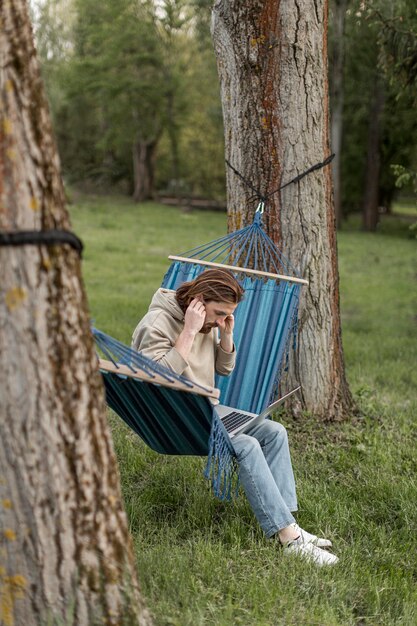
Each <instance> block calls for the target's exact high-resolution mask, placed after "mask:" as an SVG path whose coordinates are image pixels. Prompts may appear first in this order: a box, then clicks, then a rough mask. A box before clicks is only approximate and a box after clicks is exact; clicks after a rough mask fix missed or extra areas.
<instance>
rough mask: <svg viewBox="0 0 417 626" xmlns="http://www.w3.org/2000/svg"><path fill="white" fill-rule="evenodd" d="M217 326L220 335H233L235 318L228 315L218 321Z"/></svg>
mask: <svg viewBox="0 0 417 626" xmlns="http://www.w3.org/2000/svg"><path fill="white" fill-rule="evenodd" d="M217 325H218V327H219V330H220V335H233V329H234V327H235V318H234V316H233V315H228V316H227V317H225V318H224V319H223V320H219V321H218V322H217Z"/></svg>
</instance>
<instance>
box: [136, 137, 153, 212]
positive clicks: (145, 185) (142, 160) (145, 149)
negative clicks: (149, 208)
mask: <svg viewBox="0 0 417 626" xmlns="http://www.w3.org/2000/svg"><path fill="white" fill-rule="evenodd" d="M157 143H158V141H157V140H156V139H152V140H149V141H144V140H138V141H137V142H136V143H135V144H134V146H133V180H134V190H133V199H134V201H135V202H143V201H144V200H151V199H152V198H153V197H154V178H155V176H154V172H155V156H156V146H157Z"/></svg>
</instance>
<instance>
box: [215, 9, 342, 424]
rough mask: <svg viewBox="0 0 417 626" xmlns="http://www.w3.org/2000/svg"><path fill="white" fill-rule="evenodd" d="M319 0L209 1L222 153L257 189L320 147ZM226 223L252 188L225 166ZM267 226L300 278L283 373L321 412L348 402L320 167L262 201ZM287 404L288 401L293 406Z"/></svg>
mask: <svg viewBox="0 0 417 626" xmlns="http://www.w3.org/2000/svg"><path fill="white" fill-rule="evenodd" d="M327 8H328V7H327V2H326V1H323V0H321V1H320V0H319V1H317V2H311V1H307V0H299V1H288V2H276V0H265V1H264V2H260V1H256V0H251V2H246V3H243V2H239V1H238V0H218V1H217V2H216V3H215V5H214V7H213V14H212V34H213V40H214V47H215V51H216V55H217V60H218V71H219V76H220V83H221V97H222V103H223V116H224V126H225V143H226V158H227V159H228V160H229V161H230V162H231V163H232V165H233V166H234V167H235V168H237V169H238V170H239V171H240V172H241V173H242V174H243V176H245V178H247V179H248V180H250V181H251V182H252V183H253V185H254V186H255V187H256V188H257V189H259V190H260V191H261V192H262V193H263V194H265V193H266V192H268V191H269V192H270V191H273V190H274V189H276V188H277V187H279V186H280V184H282V183H284V182H286V181H288V180H290V179H291V178H293V177H294V176H295V175H297V174H299V173H301V172H302V171H304V170H305V169H307V168H308V167H309V166H311V165H313V164H315V163H317V162H320V161H323V160H324V158H325V157H327V155H328V154H329V122H328V117H329V110H328V109H329V99H328V81H327ZM227 193H228V206H229V229H230V230H232V229H236V228H240V227H241V226H243V225H245V224H247V223H248V222H250V221H251V220H252V218H253V213H254V208H255V204H254V201H253V197H251V196H253V192H252V191H251V190H250V189H248V188H247V187H246V186H245V185H244V183H243V182H241V181H240V179H239V178H237V177H236V176H235V174H234V173H233V172H231V171H230V170H229V171H228V172H227ZM264 223H265V227H266V230H267V232H268V234H269V235H270V236H271V237H272V239H273V240H274V242H275V243H276V244H277V245H278V247H279V248H281V249H282V250H283V252H284V254H285V255H286V257H287V258H288V259H289V260H290V262H291V264H292V265H293V266H295V267H297V268H299V269H300V271H301V274H302V276H303V277H305V278H306V279H308V281H309V287H307V288H304V292H303V295H302V298H301V304H300V316H299V322H300V323H299V341H298V348H297V352H298V354H297V358H296V359H295V360H294V362H293V363H292V366H291V371H290V373H289V377H290V379H291V380H292V382H295V380H297V381H299V382H300V383H301V385H302V397H303V406H304V407H305V408H306V409H308V410H309V411H311V412H312V413H314V414H315V415H316V416H319V417H322V418H324V419H342V418H343V417H345V416H346V415H347V414H348V413H349V412H350V411H351V409H352V398H351V394H350V392H349V388H348V385H347V382H346V378H345V372H344V362H343V351H342V342H341V328H340V313H339V278H338V269H337V250H336V229H335V217H334V208H333V200H332V180H331V171H330V168H329V167H327V168H325V169H322V170H320V171H318V172H316V173H314V174H311V175H310V176H308V177H307V178H305V179H303V181H301V182H300V183H298V184H297V185H292V186H290V187H287V189H286V190H285V192H283V193H282V194H281V196H280V195H279V194H275V195H273V196H272V197H271V199H270V200H269V202H268V206H267V212H266V215H265V217H264ZM294 410H296V407H294Z"/></svg>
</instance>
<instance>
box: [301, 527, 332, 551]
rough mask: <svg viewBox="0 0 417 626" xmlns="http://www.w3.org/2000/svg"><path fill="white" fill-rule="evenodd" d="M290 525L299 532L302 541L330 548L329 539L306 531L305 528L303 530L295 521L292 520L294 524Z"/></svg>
mask: <svg viewBox="0 0 417 626" xmlns="http://www.w3.org/2000/svg"><path fill="white" fill-rule="evenodd" d="M291 526H292V527H293V528H295V530H296V531H297V532H298V533H300V536H301V537H302V539H303V541H304V543H312V544H314V545H315V546H317V547H318V548H331V547H332V542H331V541H330V539H323V538H322V537H317V536H316V535H312V534H311V533H308V532H307V531H306V530H303V529H302V528H300V526H299V525H298V524H297V523H296V522H294V524H291Z"/></svg>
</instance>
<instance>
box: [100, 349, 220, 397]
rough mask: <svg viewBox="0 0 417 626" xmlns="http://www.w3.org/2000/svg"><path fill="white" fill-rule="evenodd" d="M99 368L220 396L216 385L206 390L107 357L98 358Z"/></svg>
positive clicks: (173, 386) (120, 374)
mask: <svg viewBox="0 0 417 626" xmlns="http://www.w3.org/2000/svg"><path fill="white" fill-rule="evenodd" d="M98 364H99V368H100V370H102V371H103V372H108V373H109V374H118V375H119V376H128V377H129V378H135V379H136V380H140V381H142V382H147V383H153V384H154V385H161V386H162V387H169V388H170V389H177V390H178V391H187V392H188V393H197V394H198V395H199V396H206V397H207V398H215V399H216V400H218V399H219V397H220V390H219V389H217V388H216V387H213V388H212V389H209V390H207V391H205V390H204V389H202V388H201V387H198V386H197V385H192V386H189V385H185V384H184V383H181V382H179V381H177V380H174V381H169V380H166V378H164V377H163V376H160V375H159V374H157V373H156V372H155V373H154V374H153V376H150V375H149V374H146V373H145V372H144V371H142V370H140V369H137V368H135V366H134V365H132V367H133V369H136V372H132V370H131V369H130V367H127V365H122V364H121V363H118V364H117V366H116V365H115V364H114V363H112V362H111V361H107V360H106V359H99V360H98Z"/></svg>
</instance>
